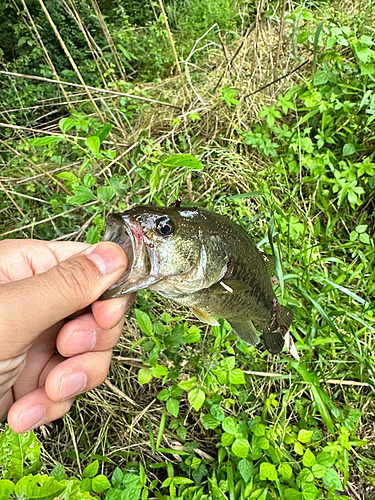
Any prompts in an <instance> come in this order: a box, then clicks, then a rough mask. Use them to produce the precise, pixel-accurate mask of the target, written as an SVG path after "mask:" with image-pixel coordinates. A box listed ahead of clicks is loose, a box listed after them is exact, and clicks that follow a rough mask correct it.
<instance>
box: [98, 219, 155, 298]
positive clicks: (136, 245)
mask: <svg viewBox="0 0 375 500" xmlns="http://www.w3.org/2000/svg"><path fill="white" fill-rule="evenodd" d="M102 241H111V242H113V243H116V244H117V245H119V246H120V247H121V248H122V249H123V250H124V251H125V253H126V255H127V257H128V268H127V270H126V272H125V273H124V274H123V275H122V276H121V278H120V279H119V280H118V281H116V283H115V284H114V285H112V286H111V287H110V288H108V290H106V291H105V292H104V293H103V294H102V295H101V297H99V300H106V299H112V298H114V297H121V296H123V295H126V294H128V293H133V292H136V291H137V290H141V289H142V288H148V287H149V286H151V285H153V284H154V283H156V282H157V281H159V279H158V278H157V277H156V276H155V273H154V269H153V268H154V265H153V263H154V262H155V259H154V255H153V250H152V249H153V245H150V244H147V238H146V237H145V235H144V233H143V231H142V228H141V226H140V224H139V223H138V222H137V221H135V220H134V219H133V218H131V217H129V216H128V215H125V214H122V215H121V214H111V215H109V216H108V218H107V224H106V229H105V233H104V237H103V239H102Z"/></svg>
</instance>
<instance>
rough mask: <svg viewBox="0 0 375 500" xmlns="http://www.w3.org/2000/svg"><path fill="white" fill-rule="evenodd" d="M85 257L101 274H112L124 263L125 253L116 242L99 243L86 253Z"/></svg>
mask: <svg viewBox="0 0 375 500" xmlns="http://www.w3.org/2000/svg"><path fill="white" fill-rule="evenodd" d="M87 258H88V259H90V260H91V262H92V263H93V264H94V265H95V266H96V267H97V268H98V269H99V271H100V272H101V274H112V273H114V272H115V271H117V270H118V269H120V268H121V267H124V265H125V263H126V254H125V252H124V251H123V250H122V249H121V248H120V247H119V246H118V245H116V243H100V244H99V245H97V246H96V247H94V249H93V250H91V252H90V253H89V254H87Z"/></svg>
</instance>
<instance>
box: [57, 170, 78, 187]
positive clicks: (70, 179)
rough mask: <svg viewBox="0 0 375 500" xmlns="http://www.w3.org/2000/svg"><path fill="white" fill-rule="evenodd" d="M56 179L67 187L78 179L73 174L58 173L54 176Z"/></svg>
mask: <svg viewBox="0 0 375 500" xmlns="http://www.w3.org/2000/svg"><path fill="white" fill-rule="evenodd" d="M56 177H58V178H59V179H63V180H64V181H66V183H67V184H68V186H72V185H73V184H75V183H77V182H78V177H77V176H76V175H75V174H73V172H60V173H59V174H56Z"/></svg>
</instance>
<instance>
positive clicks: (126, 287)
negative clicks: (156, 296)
mask: <svg viewBox="0 0 375 500" xmlns="http://www.w3.org/2000/svg"><path fill="white" fill-rule="evenodd" d="M200 222H201V219H200V217H199V214H198V212H197V211H196V210H193V209H192V210H189V209H181V208H179V207H153V206H139V207H135V208H132V209H130V210H127V211H125V212H124V213H122V214H111V215H109V216H108V218H107V224H106V231H105V234H104V238H103V241H112V242H114V243H117V244H118V245H120V246H121V247H122V248H123V249H124V250H125V252H126V254H127V256H128V270H127V271H126V273H125V274H124V275H123V276H122V277H121V278H120V279H119V280H118V281H117V282H116V283H115V284H114V285H113V286H112V287H110V288H109V289H108V290H107V291H106V292H105V293H104V294H103V295H102V297H101V299H107V298H112V297H119V296H121V295H124V294H127V293H132V292H135V291H137V290H140V289H143V288H149V289H152V290H156V291H157V292H159V293H160V294H162V295H164V296H166V297H171V298H173V297H175V296H176V295H180V294H184V293H192V292H194V291H197V290H199V289H201V288H205V287H207V286H210V284H212V283H213V282H215V281H213V280H215V279H216V280H217V279H218V278H219V277H220V276H219V274H224V272H225V270H224V269H223V271H222V272H219V273H218V275H217V276H216V275H215V276H214V277H213V276H212V272H209V273H207V270H208V267H209V266H210V263H209V262H208V258H207V244H206V243H205V239H204V238H203V237H202V236H203V234H204V231H203V228H202V226H201V223H200ZM211 260H212V259H211ZM211 267H214V268H215V269H216V268H217V265H216V263H215V265H214V266H212V265H211Z"/></svg>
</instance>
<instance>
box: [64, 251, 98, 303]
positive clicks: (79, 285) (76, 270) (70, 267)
mask: <svg viewBox="0 0 375 500" xmlns="http://www.w3.org/2000/svg"><path fill="white" fill-rule="evenodd" d="M56 273H57V281H58V286H59V292H60V293H61V294H62V295H63V296H65V298H66V299H67V300H70V301H71V302H74V304H77V305H79V306H82V307H83V303H85V301H86V299H87V295H88V292H89V291H90V289H91V278H90V275H89V272H88V270H87V269H86V268H85V266H84V265H83V263H82V262H80V261H79V260H76V261H63V262H60V264H59V265H58V266H56Z"/></svg>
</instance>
